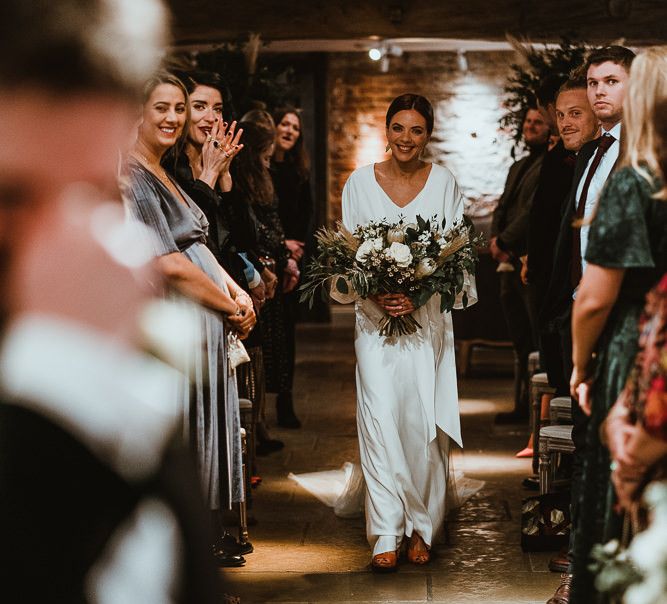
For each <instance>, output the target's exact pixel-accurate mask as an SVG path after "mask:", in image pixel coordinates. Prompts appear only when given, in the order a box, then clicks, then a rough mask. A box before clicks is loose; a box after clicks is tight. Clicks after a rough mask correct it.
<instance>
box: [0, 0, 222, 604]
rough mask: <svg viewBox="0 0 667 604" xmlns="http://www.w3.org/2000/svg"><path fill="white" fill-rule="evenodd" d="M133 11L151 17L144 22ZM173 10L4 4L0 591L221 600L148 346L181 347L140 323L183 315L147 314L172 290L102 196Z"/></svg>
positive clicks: (112, 2)
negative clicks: (163, 289) (156, 292)
mask: <svg viewBox="0 0 667 604" xmlns="http://www.w3.org/2000/svg"><path fill="white" fill-rule="evenodd" d="M136 11H143V14H147V15H149V16H150V17H151V18H150V19H146V22H145V23H143V22H142V23H141V24H137V20H136ZM111 17H113V18H111ZM165 17H166V15H165V13H164V9H163V7H162V5H161V4H159V2H157V1H156V0H135V1H134V2H133V3H131V4H127V3H123V2H118V1H117V0H104V1H102V0H59V1H58V2H54V3H49V4H48V6H47V5H45V4H44V2H41V1H38V0H21V1H20V2H5V3H2V4H1V5H0V99H1V103H2V107H3V110H2V112H0V128H1V129H2V132H3V136H4V139H3V144H2V145H0V266H1V267H2V279H1V280H0V286H1V287H2V296H0V320H1V326H2V333H1V334H0V335H1V337H0V599H1V600H2V601H3V602H6V603H7V604H10V603H19V602H20V603H32V602H63V603H64V602H72V603H74V602H76V603H82V602H92V601H118V602H124V603H127V604H130V603H132V602H137V603H139V602H142V603H144V602H192V603H193V604H194V603H197V604H200V603H205V602H210V603H213V602H220V601H221V595H220V593H219V589H218V587H219V586H218V576H217V573H216V569H215V568H213V566H212V556H211V552H210V549H209V547H210V546H209V545H208V544H209V543H210V542H211V538H210V531H209V530H208V526H207V521H208V518H207V515H206V513H205V512H204V506H203V503H202V501H201V487H200V485H199V482H198V480H197V479H196V474H195V471H194V464H191V463H190V459H189V457H188V456H187V454H186V453H185V452H184V451H183V450H182V449H181V448H179V447H178V446H177V445H176V444H175V442H178V440H179V437H180V435H181V433H182V427H181V420H180V418H181V416H182V409H180V408H179V405H178V404H177V398H176V394H177V391H176V384H177V383H178V382H177V379H178V375H177V372H176V370H175V369H173V368H171V367H169V366H168V365H167V364H166V363H164V362H162V361H160V360H159V359H158V358H157V357H156V356H155V355H148V354H145V353H144V352H143V345H144V344H145V345H146V347H148V346H150V349H151V350H152V351H154V352H155V353H157V352H158V351H163V352H168V353H174V352H175V353H176V355H175V357H172V358H178V356H179V355H178V351H177V350H175V349H172V348H171V347H169V350H166V351H165V349H164V347H161V346H160V345H159V344H160V338H159V337H158V338H150V337H147V336H148V335H149V334H151V333H155V330H156V329H157V330H158V331H163V330H164V329H167V330H169V333H170V335H172V336H173V331H172V330H173V323H172V320H173V315H172V316H171V320H167V321H166V322H167V325H166V326H165V325H164V324H161V325H154V324H152V323H151V322H148V323H146V322H143V320H145V319H146V318H147V317H148V316H149V315H150V316H151V317H153V318H154V317H155V315H152V314H150V309H151V308H154V306H152V305H159V304H164V303H159V302H157V301H156V300H155V299H154V298H153V296H152V288H151V287H150V286H149V278H151V279H152V280H153V283H155V281H156V280H155V276H154V275H153V274H152V272H151V271H150V269H149V266H148V263H149V262H150V258H151V256H152V249H151V245H150V244H149V243H148V242H147V241H143V240H142V236H143V235H145V233H142V232H139V231H138V230H137V229H138V227H136V228H132V227H130V226H129V225H127V224H126V222H125V220H124V213H123V210H122V206H121V204H120V203H119V202H115V203H112V202H106V201H101V200H106V199H109V198H110V197H109V196H110V195H112V194H113V191H114V189H117V183H116V167H117V161H118V151H119V148H120V147H121V146H122V145H125V144H127V142H128V141H129V137H130V136H131V134H132V131H133V129H134V128H133V125H134V123H135V120H136V103H137V99H138V98H139V95H140V90H141V87H142V85H143V81H144V80H145V79H146V78H147V77H148V76H149V75H150V73H151V72H152V71H153V69H155V68H156V67H157V61H158V59H159V57H160V56H161V53H162V49H163V44H164V43H165V42H166V37H167V36H166V18H165ZM128 57H131V58H132V61H128V60H127V59H128ZM83 183H85V186H84V185H83ZM149 305H151V306H149ZM163 308H164V307H163ZM168 312H169V314H171V313H172V312H177V311H174V309H170V311H168ZM179 318H180V317H179ZM189 328H191V325H189V324H188V322H187V321H186V326H185V329H186V330H187V329H189ZM176 339H180V340H181V342H180V343H179V346H177V347H178V348H180V346H181V345H183V344H186V342H184V341H183V340H182V339H181V338H179V337H178V336H177V338H176ZM181 350H182V349H181Z"/></svg>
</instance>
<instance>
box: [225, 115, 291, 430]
mask: <svg viewBox="0 0 667 604" xmlns="http://www.w3.org/2000/svg"><path fill="white" fill-rule="evenodd" d="M239 127H242V128H243V131H244V135H243V137H244V144H245V146H244V148H243V150H242V151H241V153H239V156H238V158H237V159H236V161H235V162H234V163H233V164H232V177H233V180H234V187H233V190H232V193H233V195H232V197H233V202H232V204H231V208H232V212H233V213H234V214H236V213H239V212H244V211H248V208H249V209H250V210H251V211H252V213H253V214H254V216H255V217H256V219H257V224H258V229H259V230H258V242H257V243H258V248H259V250H260V253H261V256H262V261H263V262H264V264H265V265H266V266H267V267H269V268H270V269H271V270H272V272H274V273H275V274H276V275H277V276H278V287H277V290H276V294H275V296H274V297H273V299H271V300H267V302H266V304H265V306H264V308H263V309H262V316H261V321H260V325H261V331H262V350H263V352H264V369H265V375H266V389H267V391H268V392H274V393H277V394H278V403H277V414H278V424H279V425H280V426H283V427H288V428H298V427H299V425H300V423H299V420H298V419H297V418H296V416H295V415H294V411H293V408H292V397H291V388H292V375H293V372H294V337H293V323H290V322H289V321H288V319H287V309H286V299H285V295H286V294H288V293H289V292H291V291H292V290H293V289H294V288H295V287H296V284H297V282H298V278H299V269H298V267H297V264H296V260H295V259H294V258H292V257H291V254H290V251H289V249H288V248H287V245H286V242H285V233H284V231H283V225H282V222H281V220H280V215H279V213H278V212H279V210H278V200H277V198H276V194H275V189H274V186H273V181H272V179H271V174H270V172H269V166H270V162H271V155H272V153H273V150H274V149H273V148H274V141H275V132H274V131H273V130H271V129H269V128H266V127H264V126H262V125H258V124H255V123H252V122H241V123H240V124H239ZM290 330H291V331H290Z"/></svg>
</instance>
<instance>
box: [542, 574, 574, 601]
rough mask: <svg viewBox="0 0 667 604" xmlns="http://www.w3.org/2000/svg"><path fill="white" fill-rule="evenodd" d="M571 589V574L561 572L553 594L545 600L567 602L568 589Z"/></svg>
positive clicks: (568, 596)
mask: <svg viewBox="0 0 667 604" xmlns="http://www.w3.org/2000/svg"><path fill="white" fill-rule="evenodd" d="M571 589H572V575H568V574H567V573H563V574H562V575H561V576H560V585H559V586H558V587H557V588H556V591H555V592H554V595H553V596H551V597H550V598H549V599H548V600H547V604H569V602H570V590H571Z"/></svg>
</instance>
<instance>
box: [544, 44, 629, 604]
mask: <svg viewBox="0 0 667 604" xmlns="http://www.w3.org/2000/svg"><path fill="white" fill-rule="evenodd" d="M634 56H635V55H634V53H633V52H632V51H631V50H629V49H627V48H624V47H622V46H609V47H605V48H601V49H597V50H594V51H592V52H591V53H590V54H589V56H588V58H587V60H586V63H585V64H584V66H583V67H582V73H585V74H586V82H587V96H588V102H589V104H590V106H591V109H592V110H593V113H594V114H595V117H596V118H597V119H598V121H599V122H600V124H601V132H602V136H600V137H599V138H597V139H595V140H593V141H590V142H589V143H586V144H585V145H583V147H582V148H581V150H580V151H579V153H578V155H577V162H576V164H575V167H574V177H573V182H572V187H571V188H570V192H569V194H568V197H567V199H566V200H565V205H564V211H563V218H562V221H561V226H560V232H559V236H558V241H557V244H556V252H555V254H554V265H553V270H552V274H551V279H550V282H549V286H548V289H547V295H546V300H545V304H544V306H543V308H542V312H541V316H540V321H541V322H542V323H543V324H544V325H545V326H546V327H547V328H548V329H551V330H555V331H557V332H558V334H559V336H560V341H561V346H562V351H563V359H562V363H563V375H562V379H564V380H565V381H566V382H567V383H569V379H570V375H571V373H572V333H571V327H570V323H571V315H572V303H573V299H574V296H576V288H577V286H578V283H579V280H580V279H581V274H582V272H583V271H584V270H585V263H584V262H583V261H582V258H584V255H585V250H586V242H587V235H588V227H587V226H585V225H586V219H587V218H590V216H591V215H592V214H593V212H594V209H595V205H596V203H597V199H598V196H599V193H600V191H601V190H602V188H603V186H604V184H605V182H606V180H607V179H608V178H609V175H610V174H611V172H612V170H613V168H614V165H615V163H616V160H617V159H618V154H619V148H620V138H621V118H622V116H623V99H624V96H625V83H626V82H627V79H628V75H629V70H630V65H631V64H632V60H633V58H634ZM574 224H583V225H584V226H582V227H581V228H579V227H578V226H576V227H575V228H573V225H574ZM572 419H573V423H574V428H573V431H572V439H573V441H574V445H575V453H574V462H573V475H572V517H573V521H572V524H573V525H574V524H575V518H576V515H577V512H578V509H577V506H578V501H579V493H578V488H579V481H580V480H581V471H582V464H583V459H584V454H585V447H586V427H587V416H586V415H585V414H584V413H583V412H582V411H581V409H580V408H579V405H578V404H577V402H576V401H573V404H572ZM573 539H574V533H572V538H571V540H570V548H569V553H568V558H570V561H571V555H570V554H571V552H572V548H573V541H572V540H573ZM571 582H572V574H571V566H570V568H569V569H568V572H567V573H564V574H563V575H561V584H560V585H559V586H558V588H557V589H556V592H555V593H554V595H553V597H552V598H551V599H550V600H549V601H548V604H567V603H568V602H569V597H570V585H571Z"/></svg>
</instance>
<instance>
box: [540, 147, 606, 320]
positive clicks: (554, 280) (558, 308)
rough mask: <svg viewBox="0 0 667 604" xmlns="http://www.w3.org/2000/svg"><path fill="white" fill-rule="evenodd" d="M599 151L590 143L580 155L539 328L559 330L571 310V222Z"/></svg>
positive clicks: (562, 221)
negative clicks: (586, 174)
mask: <svg viewBox="0 0 667 604" xmlns="http://www.w3.org/2000/svg"><path fill="white" fill-rule="evenodd" d="M597 147H598V139H595V140H592V141H589V142H587V143H586V144H585V145H584V146H583V147H582V148H581V149H580V151H579V153H578V155H577V163H576V164H575V166H574V177H573V179H572V186H571V187H570V192H569V193H568V195H567V197H566V198H565V201H564V203H563V211H562V215H561V222H560V230H559V233H558V239H557V241H556V250H555V252H554V261H553V267H552V271H551V278H550V280H549V285H548V287H547V293H546V298H545V302H544V306H543V307H542V310H541V312H540V319H539V322H540V325H543V326H545V327H546V328H547V329H550V330H551V329H556V328H557V326H558V323H559V322H561V321H563V320H564V319H565V318H566V317H569V313H570V309H571V307H572V294H573V293H574V288H573V287H572V277H571V275H572V260H573V258H572V237H573V230H572V222H573V220H574V215H575V212H576V207H577V188H578V187H579V181H580V180H581V177H582V176H583V175H584V172H585V171H586V166H587V165H588V161H589V160H590V158H591V157H592V156H593V154H594V153H595V150H596V149H597Z"/></svg>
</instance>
